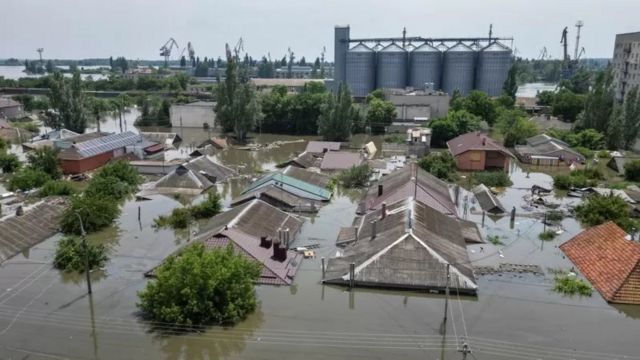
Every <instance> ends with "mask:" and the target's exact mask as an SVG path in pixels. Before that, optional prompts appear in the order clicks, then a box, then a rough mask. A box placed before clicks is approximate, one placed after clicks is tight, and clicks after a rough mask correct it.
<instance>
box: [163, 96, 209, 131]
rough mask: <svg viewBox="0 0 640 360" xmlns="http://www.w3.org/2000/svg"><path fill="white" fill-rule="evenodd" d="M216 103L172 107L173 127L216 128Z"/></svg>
mask: <svg viewBox="0 0 640 360" xmlns="http://www.w3.org/2000/svg"><path fill="white" fill-rule="evenodd" d="M214 107H215V103H213V102H203V101H201V102H197V103H192V104H175V105H171V110H170V114H171V126H173V127H194V128H203V127H205V125H204V124H207V125H208V126H209V127H215V120H216V113H215V111H214Z"/></svg>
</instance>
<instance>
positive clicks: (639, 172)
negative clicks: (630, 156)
mask: <svg viewBox="0 0 640 360" xmlns="http://www.w3.org/2000/svg"><path fill="white" fill-rule="evenodd" d="M624 178H625V179H627V180H629V181H640V160H632V161H629V162H627V163H625V164H624Z"/></svg>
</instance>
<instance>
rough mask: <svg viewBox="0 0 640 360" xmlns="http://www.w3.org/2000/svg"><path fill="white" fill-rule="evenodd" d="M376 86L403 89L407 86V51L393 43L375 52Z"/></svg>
mask: <svg viewBox="0 0 640 360" xmlns="http://www.w3.org/2000/svg"><path fill="white" fill-rule="evenodd" d="M376 61H377V66H376V68H377V71H376V88H378V89H404V88H405V87H406V86H407V51H406V50H405V49H403V48H401V47H400V46H398V45H396V44H395V43H391V44H389V45H387V46H386V47H385V48H384V49H382V50H380V51H378V53H377V59H376Z"/></svg>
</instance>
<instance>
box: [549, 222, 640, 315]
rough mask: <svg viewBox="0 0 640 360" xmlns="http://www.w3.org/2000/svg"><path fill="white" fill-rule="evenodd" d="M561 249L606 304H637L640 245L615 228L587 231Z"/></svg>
mask: <svg viewBox="0 0 640 360" xmlns="http://www.w3.org/2000/svg"><path fill="white" fill-rule="evenodd" d="M560 249H561V250H562V251H563V252H564V253H565V254H566V255H567V257H568V258H569V260H571V262H573V263H574V264H575V265H576V266H577V267H578V269H579V270H580V272H581V273H582V274H583V275H584V276H585V277H586V278H587V280H589V282H590V283H591V284H592V285H593V287H594V288H596V290H598V292H599V293H600V294H601V295H602V297H603V298H604V299H605V300H606V301H607V302H610V303H619V304H635V305H640V243H638V242H636V241H633V240H629V235H628V234H627V233H626V232H625V231H624V230H622V229H621V228H620V227H619V226H618V225H616V224H615V223H613V222H607V223H604V224H602V225H598V226H594V227H592V228H589V229H587V230H585V231H583V232H581V233H580V234H578V235H576V236H575V237H573V238H572V239H571V240H569V241H567V242H565V243H564V244H562V245H560Z"/></svg>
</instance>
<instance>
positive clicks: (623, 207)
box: [576, 194, 635, 231]
mask: <svg viewBox="0 0 640 360" xmlns="http://www.w3.org/2000/svg"><path fill="white" fill-rule="evenodd" d="M576 217H577V218H578V220H580V222H581V223H583V224H584V225H586V226H596V225H600V224H603V223H605V222H607V221H613V222H615V223H616V224H617V225H618V226H620V227H621V228H623V229H624V230H626V231H631V230H632V228H634V227H635V222H634V221H633V220H632V219H631V218H630V217H629V206H628V205H627V203H626V202H625V201H624V200H623V199H622V198H621V197H618V196H615V195H608V196H603V195H599V194H593V195H591V196H589V197H588V198H587V200H586V201H585V202H583V203H582V204H580V205H578V206H576Z"/></svg>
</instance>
